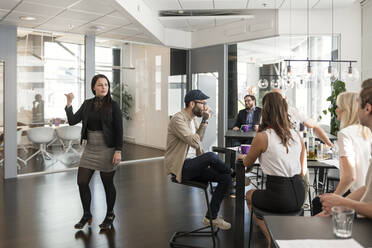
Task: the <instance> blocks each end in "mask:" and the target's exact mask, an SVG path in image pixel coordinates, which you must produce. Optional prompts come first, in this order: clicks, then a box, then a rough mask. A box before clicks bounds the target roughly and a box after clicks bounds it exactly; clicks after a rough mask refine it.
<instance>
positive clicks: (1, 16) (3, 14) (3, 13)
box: [0, 9, 9, 19]
mask: <svg viewBox="0 0 372 248" xmlns="http://www.w3.org/2000/svg"><path fill="white" fill-rule="evenodd" d="M8 12H9V11H7V10H2V9H0V19H1V18H3V17H4V16H5V15H6V14H7V13H8Z"/></svg>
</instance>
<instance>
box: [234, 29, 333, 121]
mask: <svg viewBox="0 0 372 248" xmlns="http://www.w3.org/2000/svg"><path fill="white" fill-rule="evenodd" d="M339 43H340V37H339V36H334V37H333V39H332V37H331V36H330V35H312V36H311V37H310V38H309V44H310V46H309V48H308V47H307V46H308V44H307V37H306V36H304V35H293V36H291V37H290V36H278V37H272V38H267V39H260V40H254V41H247V42H242V43H238V44H237V58H238V59H237V63H238V66H237V70H236V72H235V73H236V74H237V77H238V80H237V81H238V82H237V91H238V99H236V101H237V102H238V104H237V106H238V109H242V108H244V101H243V97H244V96H245V95H247V94H253V95H255V96H256V98H257V105H258V106H260V105H261V99H262V97H263V95H264V94H265V93H266V92H268V91H270V90H271V89H273V88H276V87H279V88H280V89H282V91H283V92H284V93H285V95H286V96H287V100H288V102H289V104H290V105H292V106H295V107H297V108H298V109H299V110H300V111H301V112H302V113H305V114H306V115H307V116H309V117H311V118H313V119H314V120H318V121H319V122H320V124H324V125H328V126H329V123H330V116H329V114H327V115H324V114H322V111H323V110H325V109H327V108H328V106H329V105H330V103H329V102H328V101H327V98H328V96H330V95H331V82H330V78H329V77H328V78H327V77H326V74H327V73H325V72H327V68H328V65H329V64H328V63H324V62H317V63H316V62H312V63H311V66H312V74H311V77H310V78H309V77H308V76H307V75H306V74H307V73H306V69H307V63H306V62H292V63H291V67H292V74H294V75H296V76H295V77H294V80H293V81H292V82H290V83H287V81H285V80H284V73H283V71H284V69H285V68H286V65H287V64H286V62H284V60H285V59H306V58H307V57H308V58H309V59H313V60H330V59H331V58H333V59H338V56H339V47H340V45H339ZM332 66H333V67H334V68H336V69H337V70H338V72H339V71H340V65H339V64H337V63H333V64H332ZM229 70H230V69H229ZM336 77H338V78H339V77H340V74H339V73H338V74H337V75H336ZM259 82H260V83H259ZM229 87H230V86H229ZM319 116H322V117H321V118H319Z"/></svg>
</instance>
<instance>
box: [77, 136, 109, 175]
mask: <svg viewBox="0 0 372 248" xmlns="http://www.w3.org/2000/svg"><path fill="white" fill-rule="evenodd" d="M114 152H115V148H114V147H111V148H110V147H107V145H106V143H105V138H104V136H103V132H102V131H89V130H88V139H87V145H86V146H85V149H84V152H83V155H82V156H81V159H80V164H79V167H84V168H87V169H91V170H98V171H102V172H111V171H113V170H115V169H116V166H114V165H113V164H112V158H113V156H114Z"/></svg>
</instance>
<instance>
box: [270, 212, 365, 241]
mask: <svg viewBox="0 0 372 248" xmlns="http://www.w3.org/2000/svg"><path fill="white" fill-rule="evenodd" d="M264 221H265V224H266V226H267V227H268V229H269V232H270V235H271V238H272V240H273V243H274V244H275V246H276V247H279V244H278V243H280V241H282V240H291V242H290V243H292V242H297V241H295V240H301V241H299V243H300V244H301V243H302V246H303V247H305V244H304V242H305V241H303V240H305V239H307V240H342V242H345V241H346V240H345V239H338V238H337V237H336V236H335V235H334V234H333V225H332V218H331V217H302V216H265V217H264ZM371 230H372V220H371V219H366V218H356V219H354V222H353V233H352V237H351V238H352V239H354V240H355V241H357V242H358V243H359V244H360V245H362V246H363V247H372V235H371ZM317 242H318V243H319V242H320V241H315V243H317ZM292 245H294V246H295V243H292ZM294 246H293V247H294Z"/></svg>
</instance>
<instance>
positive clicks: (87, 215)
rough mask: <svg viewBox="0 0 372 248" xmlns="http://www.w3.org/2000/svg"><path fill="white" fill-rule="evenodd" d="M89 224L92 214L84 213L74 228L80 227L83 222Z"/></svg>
mask: <svg viewBox="0 0 372 248" xmlns="http://www.w3.org/2000/svg"><path fill="white" fill-rule="evenodd" d="M87 223H88V225H91V224H92V215H91V214H84V215H83V217H81V219H80V221H79V222H78V223H76V224H75V226H74V227H75V229H82V228H83V227H84V226H85V224H87Z"/></svg>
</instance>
